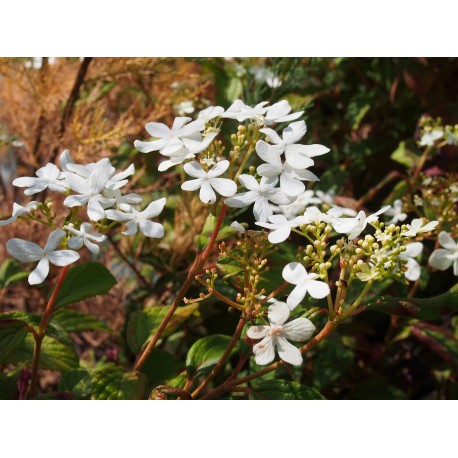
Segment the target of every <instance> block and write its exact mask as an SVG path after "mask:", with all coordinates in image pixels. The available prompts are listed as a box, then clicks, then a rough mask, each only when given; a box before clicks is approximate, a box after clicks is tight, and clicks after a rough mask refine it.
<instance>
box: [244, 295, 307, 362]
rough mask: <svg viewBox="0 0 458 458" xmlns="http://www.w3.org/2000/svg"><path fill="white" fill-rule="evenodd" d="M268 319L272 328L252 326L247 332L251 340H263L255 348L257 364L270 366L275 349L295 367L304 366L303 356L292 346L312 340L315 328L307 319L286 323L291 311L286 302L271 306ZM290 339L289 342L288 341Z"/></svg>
mask: <svg viewBox="0 0 458 458" xmlns="http://www.w3.org/2000/svg"><path fill="white" fill-rule="evenodd" d="M268 318H269V322H270V326H266V325H263V326H252V327H251V328H249V329H248V330H247V336H248V337H249V338H250V339H256V340H257V339H262V340H261V341H260V342H258V343H257V344H256V345H255V346H254V347H253V353H254V355H255V362H256V364H269V363H270V362H272V361H273V360H274V358H275V348H277V352H278V356H280V358H281V359H282V360H283V361H285V362H287V363H289V364H293V365H294V366H300V365H301V364H302V354H301V352H300V350H299V349H298V348H296V347H295V346H294V345H292V344H290V343H289V342H288V340H291V341H293V342H303V341H305V340H308V339H310V337H312V335H313V333H314V332H315V326H314V325H313V323H312V322H311V321H310V320H308V319H307V318H296V319H295V320H292V321H290V322H289V323H286V320H287V319H288V318H289V309H288V307H287V305H286V304H285V303H284V302H279V301H276V302H275V303H274V304H272V305H270V306H269V312H268ZM287 339H288V340H287Z"/></svg>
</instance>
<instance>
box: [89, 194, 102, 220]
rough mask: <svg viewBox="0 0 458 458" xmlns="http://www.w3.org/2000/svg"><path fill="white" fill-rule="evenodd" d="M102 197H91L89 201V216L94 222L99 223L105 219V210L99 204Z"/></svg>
mask: <svg viewBox="0 0 458 458" xmlns="http://www.w3.org/2000/svg"><path fill="white" fill-rule="evenodd" d="M100 197H101V196H100V195H98V196H94V197H91V198H90V199H89V201H88V206H87V215H88V216H89V218H90V219H91V220H92V221H99V220H101V219H102V218H105V210H104V209H103V207H102V205H101V204H100V202H99V199H100Z"/></svg>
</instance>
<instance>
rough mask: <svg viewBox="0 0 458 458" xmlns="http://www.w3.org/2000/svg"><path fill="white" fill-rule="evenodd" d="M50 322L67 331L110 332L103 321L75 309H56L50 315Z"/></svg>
mask: <svg viewBox="0 0 458 458" xmlns="http://www.w3.org/2000/svg"><path fill="white" fill-rule="evenodd" d="M51 323H54V324H56V325H58V326H59V327H61V328H62V329H64V330H65V331H67V332H83V331H89V330H95V331H105V332H112V331H111V329H110V328H109V327H108V326H107V325H106V324H105V323H104V322H102V321H100V320H98V319H96V318H93V317H92V316H89V315H86V314H85V313H81V312H77V311H76V310H69V309H60V310H57V312H56V313H54V315H53V316H52V319H51Z"/></svg>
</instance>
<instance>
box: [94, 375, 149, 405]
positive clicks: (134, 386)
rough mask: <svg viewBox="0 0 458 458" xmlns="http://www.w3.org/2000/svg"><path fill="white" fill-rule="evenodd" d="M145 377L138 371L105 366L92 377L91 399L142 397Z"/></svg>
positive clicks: (134, 398) (130, 398) (131, 398)
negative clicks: (125, 370) (126, 370)
mask: <svg viewBox="0 0 458 458" xmlns="http://www.w3.org/2000/svg"><path fill="white" fill-rule="evenodd" d="M146 382H147V378H146V376H145V375H144V374H141V373H140V372H123V371H122V369H119V368H106V369H102V370H100V371H98V372H96V373H95V375H94V377H93V378H92V399H94V400H111V399H117V400H119V399H129V400H136V399H143V398H144V397H145V392H146V386H147V384H146Z"/></svg>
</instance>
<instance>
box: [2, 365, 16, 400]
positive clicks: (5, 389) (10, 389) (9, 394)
mask: <svg viewBox="0 0 458 458" xmlns="http://www.w3.org/2000/svg"><path fill="white" fill-rule="evenodd" d="M16 396H17V385H16V379H15V378H14V377H12V376H10V375H7V374H2V373H1V372H0V400H2V401H4V400H11V399H16Z"/></svg>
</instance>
